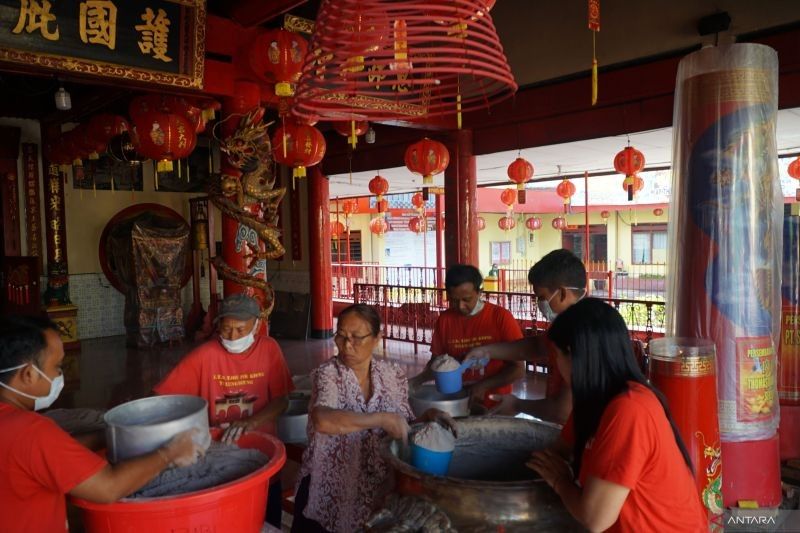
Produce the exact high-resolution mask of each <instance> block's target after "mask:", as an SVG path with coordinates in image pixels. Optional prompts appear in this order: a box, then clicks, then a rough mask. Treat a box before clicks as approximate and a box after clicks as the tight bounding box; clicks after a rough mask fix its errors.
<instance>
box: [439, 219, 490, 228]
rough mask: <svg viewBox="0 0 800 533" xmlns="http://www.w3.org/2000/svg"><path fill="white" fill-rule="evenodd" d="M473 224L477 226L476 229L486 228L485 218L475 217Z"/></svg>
mask: <svg viewBox="0 0 800 533" xmlns="http://www.w3.org/2000/svg"><path fill="white" fill-rule="evenodd" d="M475 224H476V225H477V226H478V231H483V230H485V229H486V219H485V218H483V217H478V218H476V219H475ZM442 228H444V217H442Z"/></svg>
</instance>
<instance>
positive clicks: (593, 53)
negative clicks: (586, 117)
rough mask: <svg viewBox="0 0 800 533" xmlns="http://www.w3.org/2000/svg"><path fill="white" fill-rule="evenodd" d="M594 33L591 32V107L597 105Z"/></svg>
mask: <svg viewBox="0 0 800 533" xmlns="http://www.w3.org/2000/svg"><path fill="white" fill-rule="evenodd" d="M595 33H596V32H592V105H596V104H597V54H596V52H595Z"/></svg>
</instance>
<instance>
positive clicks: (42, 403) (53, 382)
mask: <svg viewBox="0 0 800 533" xmlns="http://www.w3.org/2000/svg"><path fill="white" fill-rule="evenodd" d="M29 364H31V363H25V364H24V365H19V366H13V367H11V368H6V369H3V370H0V374H4V373H6V372H13V371H14V370H19V369H20V368H24V367H26V366H28V365H29ZM33 369H34V370H36V371H37V372H38V373H40V374H41V375H42V376H43V377H44V379H46V380H47V381H49V382H50V393H49V394H48V395H47V396H31V395H30V394H25V393H24V392H22V391H18V390H17V389H15V388H13V387H9V386H8V385H6V384H5V383H3V382H0V387H3V388H5V389H8V390H10V391H12V392H16V393H17V394H19V395H20V396H24V397H25V398H30V399H31V400H33V402H34V403H33V410H34V411H41V410H42V409H47V408H48V407H50V406H51V405H53V402H55V401H56V400H57V399H58V395H59V394H61V391H62V390H63V389H64V374H59V375H58V376H56V377H55V378H54V379H50V378H48V377H47V374H45V373H44V372H42V371H41V370H40V369H39V367H37V366H36V365H33Z"/></svg>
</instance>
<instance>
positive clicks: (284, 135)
mask: <svg viewBox="0 0 800 533" xmlns="http://www.w3.org/2000/svg"><path fill="white" fill-rule="evenodd" d="M281 131H282V132H283V143H282V144H283V158H284V159H286V120H285V119H284V118H283V115H281Z"/></svg>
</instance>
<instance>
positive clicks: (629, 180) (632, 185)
mask: <svg viewBox="0 0 800 533" xmlns="http://www.w3.org/2000/svg"><path fill="white" fill-rule="evenodd" d="M642 189H644V180H643V179H642V178H641V177H639V175H638V174H634V175H633V176H628V177H626V178H625V181H623V182H622V190H624V191H628V200H632V199H633V196H631V194H633V195H636V193H637V192H639V191H641V190H642ZM631 191H633V192H631Z"/></svg>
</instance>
